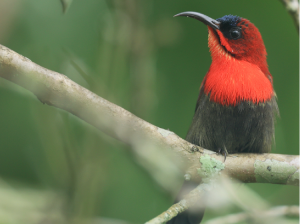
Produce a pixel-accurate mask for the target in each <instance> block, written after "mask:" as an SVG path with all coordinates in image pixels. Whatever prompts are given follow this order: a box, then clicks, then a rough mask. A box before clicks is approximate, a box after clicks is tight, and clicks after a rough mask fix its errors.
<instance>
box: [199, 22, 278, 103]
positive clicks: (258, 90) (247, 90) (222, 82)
mask: <svg viewBox="0 0 300 224" xmlns="http://www.w3.org/2000/svg"><path fill="white" fill-rule="evenodd" d="M222 38H224V37H223V36H221V37H219V36H218V35H217V34H216V32H215V31H214V30H213V29H212V28H210V27H209V42H208V43H209V48H210V51H211V56H212V64H211V66H210V69H209V71H208V73H207V74H206V76H205V79H204V83H203V84H204V92H205V93H206V94H207V95H210V100H212V101H214V102H217V103H220V104H222V105H227V106H229V105H230V106H235V105H236V104H237V103H239V102H241V101H251V102H253V103H260V102H265V101H267V100H270V99H271V98H272V97H273V95H274V91H273V86H272V83H271V81H270V79H269V78H268V76H269V74H265V73H264V72H263V71H262V69H261V68H260V66H259V65H256V64H253V63H251V62H249V61H248V60H242V59H238V58H236V57H234V56H232V54H231V53H229V52H228V50H225V48H226V49H229V47H230V46H224V45H225V44H226V42H225V41H224V40H222ZM222 42H223V43H222ZM270 77H271V76H270Z"/></svg>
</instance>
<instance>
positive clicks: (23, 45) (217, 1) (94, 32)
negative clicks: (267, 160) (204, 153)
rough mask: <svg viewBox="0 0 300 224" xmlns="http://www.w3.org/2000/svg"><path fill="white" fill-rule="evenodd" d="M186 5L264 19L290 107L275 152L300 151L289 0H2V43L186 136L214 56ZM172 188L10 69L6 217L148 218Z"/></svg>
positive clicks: (3, 168) (286, 200) (277, 195)
mask: <svg viewBox="0 0 300 224" xmlns="http://www.w3.org/2000/svg"><path fill="white" fill-rule="evenodd" d="M183 11H198V12H201V13H204V14H206V15H208V16H210V17H212V18H219V17H222V16H223V15H226V14H233V15H239V16H241V17H245V18H248V19H249V20H250V21H251V22H253V23H254V24H255V25H256V26H257V27H258V28H259V30H260V31H261V34H262V36H263V39H264V41H265V45H266V48H267V52H268V64H269V68H270V72H271V74H272V75H273V77H274V87H275V90H276V93H277V95H278V105H279V108H280V118H279V119H278V121H277V125H276V146H274V147H273V152H274V153H281V154H298V153H299V152H298V148H299V117H298V114H299V55H298V53H299V42H298V38H299V36H298V34H297V30H296V28H295V27H294V24H293V20H292V19H291V18H290V16H289V14H288V13H287V12H286V10H285V8H284V6H283V5H282V4H281V3H280V1H274V0H264V1H260V0H252V1H234V0H227V1H221V0H211V1H178V0H172V1H160V0H147V1H145V0H84V1H83V0H73V3H72V5H71V7H70V8H69V9H68V11H67V12H66V13H65V14H64V13H63V12H62V5H61V2H60V1H59V0H43V1H40V0H1V1H0V43H1V44H2V45H5V46H7V47H8V48H10V49H12V50H14V51H16V52H18V53H19V54H22V55H24V56H25V57H27V58H29V59H31V60H32V61H33V62H35V63H37V64H39V65H41V66H43V67H46V68H48V69H51V70H54V71H57V72H60V73H63V74H65V75H66V76H68V77H69V78H70V79H72V80H74V81H75V82H77V83H79V84H80V85H82V86H84V87H86V88H88V89H90V90H91V91H93V92H95V93H97V94H98V95H100V96H102V97H104V98H106V99H108V100H110V101H111V102H113V103H116V104H118V105H120V106H122V107H124V108H125V109H127V110H129V111H131V112H132V113H134V114H136V115H137V116H139V117H141V118H142V119H144V120H146V121H149V122H151V123H153V124H154V125H156V126H159V127H161V128H164V129H170V130H171V131H173V132H175V133H176V134H178V135H179V136H180V137H182V138H184V137H185V135H186V132H187V130H188V127H189V125H190V122H191V119H192V116H193V112H194V107H195V103H196V100H197V97H198V89H199V86H200V83H201V81H202V79H203V77H204V75H205V74H206V72H207V70H208V68H209V65H210V62H211V59H210V54H209V51H208V47H207V28H206V27H205V26H204V25H203V24H202V23H200V22H198V21H196V20H193V19H188V18H173V15H174V14H176V13H179V12H183ZM247 186H250V187H251V188H252V189H254V190H255V192H256V193H257V194H258V195H260V196H261V198H263V199H264V200H266V201H267V202H269V203H270V204H271V205H273V206H276V205H298V204H299V192H298V188H297V187H292V186H281V185H270V184H248V185H247ZM179 187H180V186H178V189H179ZM173 198H174V195H171V194H170V193H169V192H166V191H165V190H163V189H161V188H160V187H159V185H158V184H157V183H156V182H154V181H153V180H152V178H151V177H150V175H149V174H148V173H147V172H146V171H145V170H144V169H142V168H141V167H140V166H139V165H138V164H137V163H136V162H135V160H134V159H133V158H132V156H131V154H130V153H128V150H126V146H124V145H123V144H122V143H120V142H118V141H116V140H114V139H112V138H110V137H108V136H106V135H105V134H103V133H100V132H99V131H97V130H95V129H94V128H93V127H92V126H90V125H88V124H85V123H84V122H83V121H81V120H79V119H77V118H76V117H74V116H72V115H70V114H68V113H66V112H64V111H61V110H58V109H56V108H53V107H50V106H47V105H43V104H42V103H40V102H39V101H38V100H37V99H36V97H35V96H34V95H33V94H31V93H30V92H28V91H26V90H24V89H22V88H21V87H18V86H16V85H15V84H12V83H10V82H8V81H6V80H4V79H0V223H22V224H23V223H46V221H47V220H48V221H49V220H55V219H56V222H54V223H61V222H62V220H73V221H74V220H75V221H76V220H78V219H80V218H87V219H89V218H93V219H95V217H108V218H113V219H118V220H124V221H126V222H129V223H143V222H145V221H147V220H149V219H151V218H153V217H154V216H156V215H158V214H160V213H161V212H162V211H164V210H165V209H167V208H168V207H169V206H170V205H171V204H172V202H173ZM237 211H239V210H238V209H237V208H232V209H231V210H230V211H226V212H227V214H228V213H231V212H237ZM61 213H63V216H64V218H61ZM221 214H223V213H222V212H221V213H218V212H216V211H210V210H208V211H207V212H206V215H205V220H207V219H210V218H212V217H214V216H218V215H221ZM224 214H226V213H224ZM102 221H103V220H102ZM100 222H101V221H99V223H100ZM49 223H51V222H50V221H49ZM95 223H98V222H96V221H95ZM101 223H103V222H101Z"/></svg>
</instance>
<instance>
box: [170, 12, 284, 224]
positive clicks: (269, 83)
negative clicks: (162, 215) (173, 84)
mask: <svg viewBox="0 0 300 224" xmlns="http://www.w3.org/2000/svg"><path fill="white" fill-rule="evenodd" d="M175 16H187V17H192V18H194V19H197V20H199V21H201V22H202V23H204V24H205V25H207V27H208V46H209V50H210V53H211V57H212V63H211V66H210V68H209V70H208V72H207V74H206V76H205V77H204V79H203V81H202V83H201V86H200V93H199V97H198V100H197V105H196V110H195V115H194V117H193V120H192V124H191V126H190V129H189V131H188V134H187V136H186V140H187V141H189V142H191V143H193V144H196V145H199V146H201V147H203V148H206V149H209V150H213V151H215V152H221V153H222V154H223V155H224V156H225V158H226V155H227V153H229V154H230V153H267V152H270V150H271V147H272V142H273V139H274V122H275V117H276V114H278V113H279V111H278V106H277V103H276V94H275V92H274V89H273V78H272V76H271V74H270V72H269V69H268V64H267V60H266V55H267V52H266V48H265V45H264V42H263V40H262V37H261V34H260V32H259V30H258V29H257V28H256V27H255V26H254V24H252V23H251V22H250V21H249V20H247V19H244V18H241V17H238V16H233V15H227V16H223V17H222V18H219V19H216V20H214V19H212V18H210V17H208V16H206V15H203V14H201V13H197V12H183V13H179V14H177V15H175ZM184 185H185V184H184ZM203 213H204V211H200V212H198V213H189V212H188V211H186V212H184V213H182V214H179V215H178V216H176V217H175V218H173V219H172V220H170V221H169V222H167V224H198V223H200V222H201V220H202V217H203Z"/></svg>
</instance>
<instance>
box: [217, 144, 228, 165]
mask: <svg viewBox="0 0 300 224" xmlns="http://www.w3.org/2000/svg"><path fill="white" fill-rule="evenodd" d="M218 154H221V155H223V156H224V162H225V161H226V157H227V155H228V152H227V149H226V147H225V146H224V148H219V149H218Z"/></svg>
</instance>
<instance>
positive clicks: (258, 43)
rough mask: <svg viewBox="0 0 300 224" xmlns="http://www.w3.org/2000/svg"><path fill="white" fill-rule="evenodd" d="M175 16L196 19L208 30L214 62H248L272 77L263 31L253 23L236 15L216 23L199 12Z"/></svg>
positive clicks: (220, 19) (227, 16)
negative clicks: (226, 60) (237, 60)
mask: <svg viewBox="0 0 300 224" xmlns="http://www.w3.org/2000/svg"><path fill="white" fill-rule="evenodd" d="M175 16H187V17H192V18H195V19H197V20H199V21H201V22H203V23H204V24H206V25H207V26H208V31H209V41H208V44H209V48H210V52H211V55H212V59H213V60H217V59H224V57H225V58H228V59H233V58H234V59H239V60H245V61H248V62H250V63H252V64H255V65H257V66H258V67H259V68H260V69H261V70H262V72H263V73H264V74H265V75H267V76H270V77H271V75H270V73H269V70H268V65H267V61H266V55H267V52H266V48H265V45H264V42H263V40H262V37H261V35H260V32H259V30H258V29H257V28H256V27H255V26H254V24H253V23H251V22H250V21H249V20H247V19H244V18H241V17H238V16H233V15H226V16H223V17H221V18H219V19H216V20H215V19H212V18H210V17H208V16H206V15H203V14H201V13H198V12H182V13H179V14H177V15H175Z"/></svg>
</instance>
